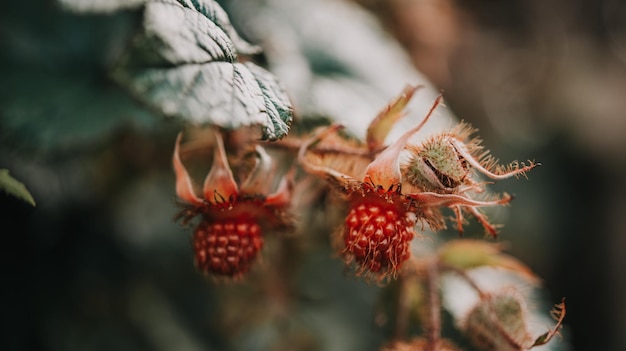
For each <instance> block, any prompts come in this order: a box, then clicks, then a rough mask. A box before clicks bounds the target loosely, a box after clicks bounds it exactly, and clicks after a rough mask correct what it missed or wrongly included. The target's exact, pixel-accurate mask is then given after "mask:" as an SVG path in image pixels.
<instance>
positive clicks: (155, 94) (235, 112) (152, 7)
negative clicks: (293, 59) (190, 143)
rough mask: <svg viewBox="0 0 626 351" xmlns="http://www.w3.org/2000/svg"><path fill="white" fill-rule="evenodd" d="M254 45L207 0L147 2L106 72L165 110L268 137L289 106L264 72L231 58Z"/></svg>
mask: <svg viewBox="0 0 626 351" xmlns="http://www.w3.org/2000/svg"><path fill="white" fill-rule="evenodd" d="M257 51H258V49H257V48H256V47H255V46H253V45H250V44H248V43H246V42H245V41H244V40H242V39H241V38H240V37H239V35H238V34H237V33H236V32H235V30H234V29H233V27H232V25H231V24H230V21H229V20H228V16H227V15H226V13H225V12H224V10H223V9H222V8H220V7H219V5H217V3H216V2H214V1H193V2H192V1H182V0H181V1H179V2H176V1H173V0H166V1H162V2H149V3H147V4H145V7H144V11H143V26H142V28H141V29H140V31H139V33H137V35H136V36H135V37H134V39H133V40H132V42H131V44H130V46H129V47H128V48H127V50H126V52H125V53H124V54H123V55H122V57H121V59H120V61H119V63H118V65H117V67H116V69H115V71H114V74H113V76H114V78H115V79H116V80H117V81H118V82H120V83H121V84H122V85H124V86H126V87H127V88H129V89H130V91H131V92H132V93H133V94H134V95H135V96H136V97H137V98H138V99H139V100H141V101H142V102H143V103H145V104H147V105H148V106H150V107H151V108H153V109H155V110H156V111H158V112H159V113H161V114H163V115H165V116H168V117H175V118H180V119H183V120H185V121H188V122H191V123H194V124H213V125H217V126H220V127H223V128H226V129H237V128H240V127H246V126H257V127H259V129H260V131H261V138H262V139H267V140H276V139H279V138H282V137H283V136H285V135H286V134H287V132H288V130H289V126H290V124H291V122H292V119H293V109H292V107H291V103H290V101H289V99H288V97H287V95H286V94H285V92H284V90H283V89H282V88H281V86H280V84H279V83H278V81H277V80H276V78H275V77H274V76H273V75H272V74H270V73H269V72H267V71H266V70H264V69H263V68H261V67H258V66H256V65H255V64H253V63H250V62H248V63H245V64H244V63H240V62H238V58H239V56H238V55H239V54H251V53H255V52H257Z"/></svg>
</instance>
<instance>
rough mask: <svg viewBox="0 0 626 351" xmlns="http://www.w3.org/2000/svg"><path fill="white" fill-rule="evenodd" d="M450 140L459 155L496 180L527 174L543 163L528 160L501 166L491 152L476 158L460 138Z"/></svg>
mask: <svg viewBox="0 0 626 351" xmlns="http://www.w3.org/2000/svg"><path fill="white" fill-rule="evenodd" d="M450 142H451V143H452V145H454V147H455V148H456V150H457V151H458V153H459V155H461V157H463V159H465V160H466V161H467V163H469V164H470V165H471V166H472V167H474V168H475V169H476V170H477V171H478V172H480V173H482V174H484V175H486V176H487V177H489V178H491V179H494V180H502V179H507V178H510V177H519V176H525V175H526V172H528V171H530V170H531V169H533V168H535V167H537V166H540V165H541V163H536V162H533V161H528V164H526V163H525V162H521V163H520V162H517V161H515V162H511V163H510V164H508V165H506V166H501V165H499V164H498V160H496V159H495V158H493V157H492V156H491V155H489V153H488V152H487V153H484V154H483V155H484V156H482V157H480V159H477V158H475V157H474V156H473V155H472V152H471V151H470V150H468V148H467V146H466V145H465V144H464V143H463V142H461V141H460V140H458V139H451V140H450Z"/></svg>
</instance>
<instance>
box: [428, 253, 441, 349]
mask: <svg viewBox="0 0 626 351" xmlns="http://www.w3.org/2000/svg"><path fill="white" fill-rule="evenodd" d="M428 307H429V308H430V309H429V317H430V318H429V319H430V326H429V328H428V335H427V338H428V350H432V351H434V350H436V348H437V345H438V344H439V339H440V338H441V299H440V296H439V266H438V262H437V260H432V261H431V262H430V263H429V264H428Z"/></svg>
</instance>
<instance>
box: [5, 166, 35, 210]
mask: <svg viewBox="0 0 626 351" xmlns="http://www.w3.org/2000/svg"><path fill="white" fill-rule="evenodd" d="M0 191H4V192H5V193H7V194H9V195H13V196H15V197H17V198H19V199H21V200H24V201H26V202H27V203H29V204H31V205H33V206H35V199H33V196H32V195H31V194H30V193H29V192H28V189H26V187H25V186H24V184H22V183H20V181H19V180H17V179H15V178H13V177H11V175H9V170H8V169H0Z"/></svg>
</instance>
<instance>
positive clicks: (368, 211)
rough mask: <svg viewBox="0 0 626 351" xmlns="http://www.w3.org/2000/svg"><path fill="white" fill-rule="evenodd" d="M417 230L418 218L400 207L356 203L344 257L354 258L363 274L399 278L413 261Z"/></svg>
mask: <svg viewBox="0 0 626 351" xmlns="http://www.w3.org/2000/svg"><path fill="white" fill-rule="evenodd" d="M414 226H415V216H414V215H413V214H412V213H410V212H404V211H401V212H398V209H397V207H396V206H393V205H389V204H385V203H379V204H376V203H374V204H372V203H356V204H355V205H354V206H353V207H352V208H351V209H350V212H349V213H348V216H347V217H346V221H345V226H344V233H343V235H344V242H345V249H344V255H345V256H347V257H348V260H350V258H354V260H355V261H356V264H357V266H358V267H359V268H358V269H359V270H360V271H362V272H361V273H362V274H366V275H367V274H368V273H370V272H371V273H373V274H375V275H380V276H387V275H390V274H395V272H397V270H398V268H399V267H400V265H401V264H402V262H404V261H406V260H407V259H408V258H409V245H410V243H411V240H412V239H413V236H414V235H415V230H414V229H413V228H414Z"/></svg>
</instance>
